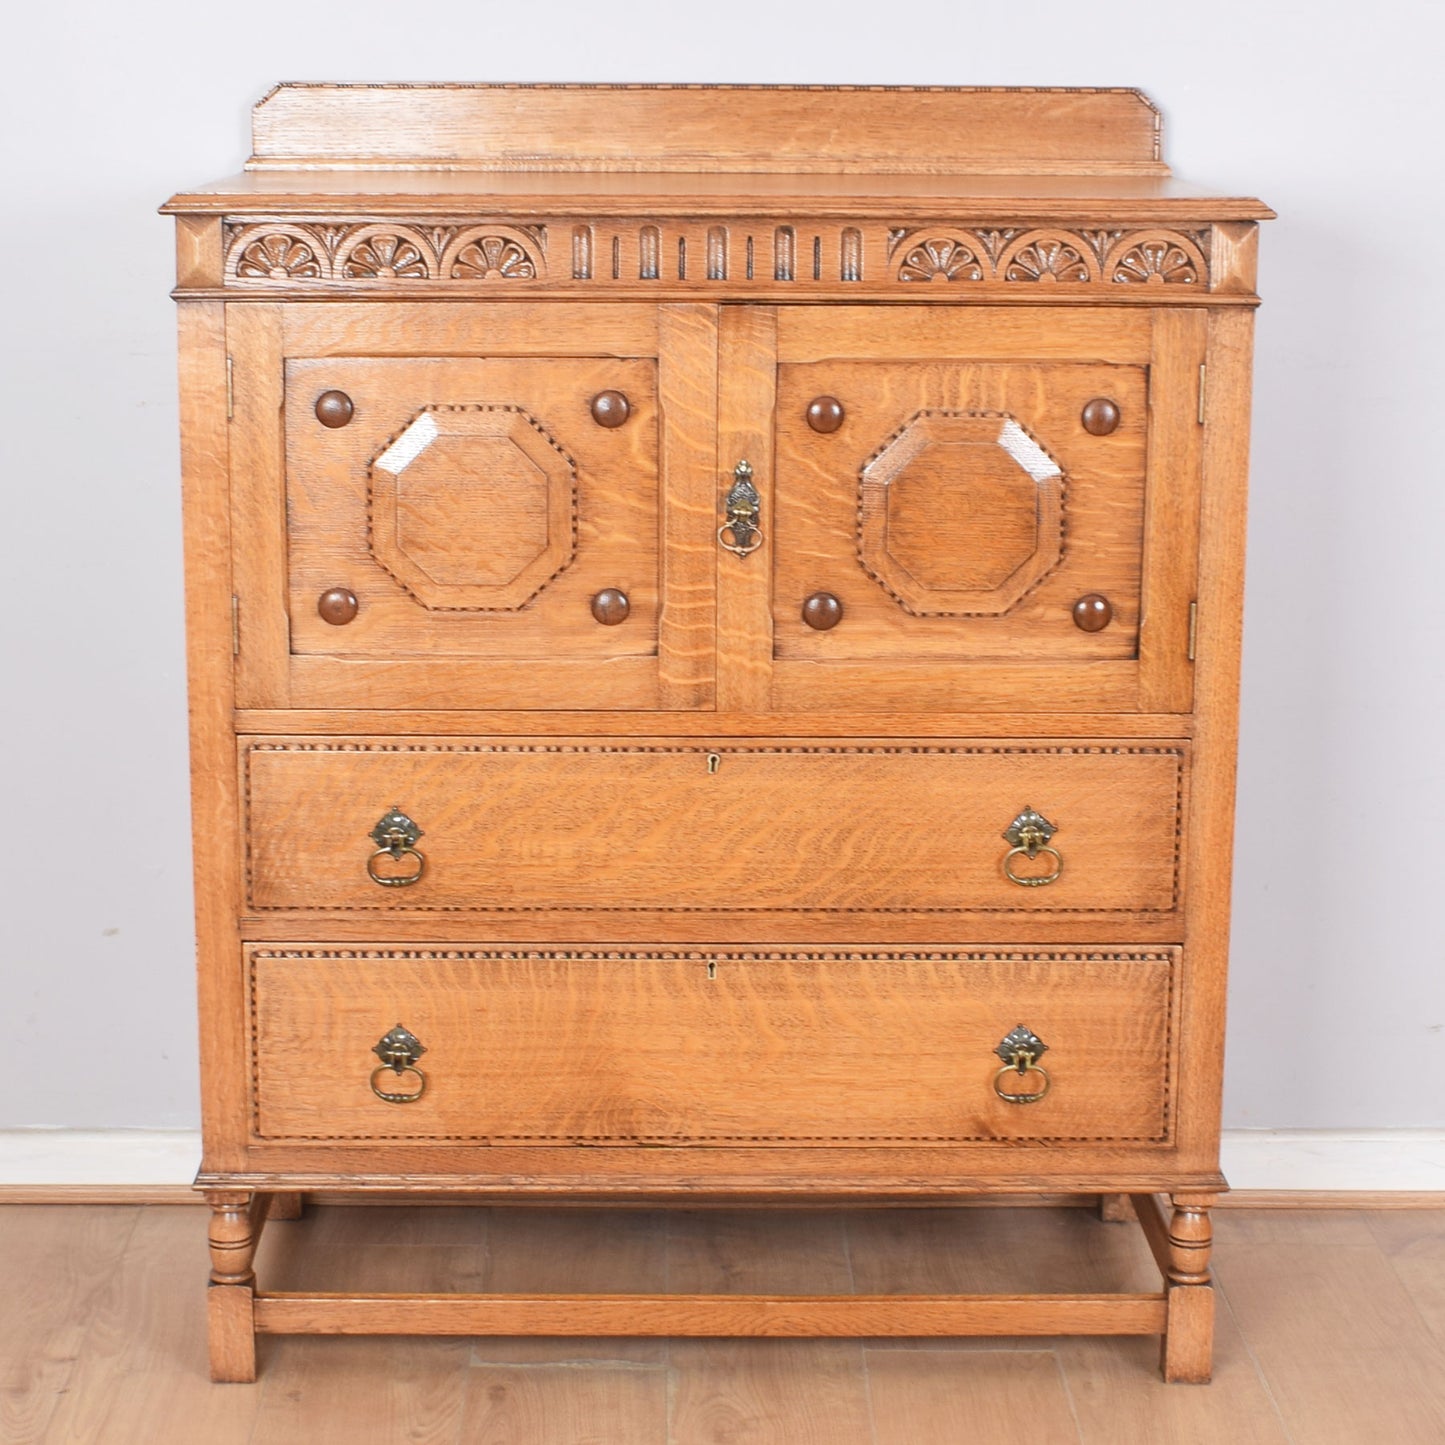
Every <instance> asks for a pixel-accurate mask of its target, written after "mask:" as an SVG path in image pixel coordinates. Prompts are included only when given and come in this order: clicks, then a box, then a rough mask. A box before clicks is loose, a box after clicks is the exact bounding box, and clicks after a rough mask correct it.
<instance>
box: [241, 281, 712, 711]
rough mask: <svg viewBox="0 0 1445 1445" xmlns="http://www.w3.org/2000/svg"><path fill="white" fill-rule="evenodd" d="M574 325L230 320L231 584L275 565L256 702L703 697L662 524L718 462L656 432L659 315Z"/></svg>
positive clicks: (308, 313)
mask: <svg viewBox="0 0 1445 1445" xmlns="http://www.w3.org/2000/svg"><path fill="white" fill-rule="evenodd" d="M540 310H541V308H536V311H540ZM566 310H567V311H568V313H569V314H568V315H566V316H560V315H558V314H557V308H549V309H548V311H547V313H546V314H545V315H539V314H536V312H533V308H528V307H511V306H496V307H487V308H482V307H473V308H470V309H462V308H455V307H451V306H444V305H443V306H435V307H432V306H380V307H368V308H360V307H357V308H352V307H347V306H337V307H291V308H287V309H286V310H285V312H284V313H283V314H281V315H279V316H278V315H277V314H276V312H275V311H274V310H272V309H271V308H266V307H258V308H252V307H240V306H233V307H232V308H230V312H231V314H230V319H229V325H228V335H229V339H230V341H231V344H232V355H233V358H234V377H233V391H234V394H235V399H236V403H237V412H238V415H237V417H236V422H237V423H238V424H239V441H240V446H239V449H235V448H233V460H232V465H233V473H234V475H235V478H236V481H237V500H238V502H239V503H240V506H239V507H238V523H239V526H240V527H241V528H242V529H243V530H242V532H241V535H239V536H238V538H237V548H236V551H237V554H238V570H239V571H241V572H244V571H247V570H248V569H254V568H257V567H261V566H266V565H270V566H271V567H273V568H274V569H275V570H276V571H277V572H282V571H284V585H282V586H279V587H277V588H276V590H275V592H274V594H273V593H271V592H269V591H268V590H267V589H266V588H265V587H264V586H250V587H248V586H245V585H244V579H238V580H243V585H242V586H241V587H239V588H238V595H239V597H240V599H241V604H240V619H241V626H242V637H241V641H242V644H243V645H242V651H241V679H242V687H241V692H242V694H243V696H244V698H245V702H246V703H249V704H250V705H252V706H268V705H272V706H276V705H290V706H293V707H294V706H302V707H305V706H314V707H353V708H355V707H385V708H562V709H566V708H653V707H657V706H659V705H667V706H676V707H688V706H693V707H696V706H704V705H707V703H708V702H709V701H710V699H709V696H708V693H709V688H710V684H711V666H710V657H709V656H708V649H709V645H710V637H708V636H707V635H706V632H705V630H704V629H706V628H710V626H711V615H710V611H711V609H710V606H707V607H700V606H699V599H698V598H697V596H696V595H695V594H694V595H691V596H689V595H686V592H685V589H684V588H683V587H682V586H681V585H680V583H681V580H682V579H680V578H678V577H676V576H675V575H674V576H670V575H669V569H668V568H667V567H666V566H665V565H664V561H663V546H662V534H663V528H664V523H665V518H666V514H667V509H668V506H669V505H670V504H676V502H677V501H678V500H682V501H684V502H685V501H686V494H687V490H688V487H689V486H690V485H692V486H700V485H708V484H709V482H708V480H707V479H709V478H710V470H711V469H710V467H705V466H703V465H701V464H700V463H699V462H698V461H697V459H696V458H686V457H683V456H682V455H681V454H680V453H679V452H678V451H677V449H676V448H673V449H672V450H671V452H670V453H669V452H668V451H667V449H666V448H664V446H663V445H662V443H661V440H660V432H661V410H662V408H661V405H660V393H659V383H660V376H659V345H658V336H659V326H658V313H657V311H656V310H655V309H652V308H625V307H620V308H605V309H604V308H591V309H590V310H588V309H583V308H566ZM528 312H533V314H531V315H528V314H527V313H528ZM709 344H710V338H709ZM669 461H670V462H671V463H672V465H671V467H670V468H669V467H668V462H669ZM665 471H668V472H670V475H669V476H668V478H667V480H668V482H669V483H670V484H671V486H672V488H673V491H672V493H671V494H669V490H668V487H667V486H664V485H663V475H664V472H665ZM253 527H254V530H255V533H256V535H255V536H254V537H252V536H251V535H250V533H251V530H252V528H253ZM252 541H254V542H256V543H258V544H259V545H258V546H257V547H256V548H255V549H254V551H253V549H252V548H251V547H250V546H249V545H248V544H249V543H250V542H252ZM699 553H701V549H699ZM268 559H269V560H268ZM708 565H709V566H710V559H708ZM698 570H701V569H700V568H699V569H698ZM255 580H257V581H259V580H260V579H259V578H257V579H255ZM669 584H672V585H673V587H674V595H673V596H672V597H669V595H668V586H669ZM703 590H704V591H705V592H706V591H708V588H707V586H704V589H703ZM270 595H274V596H276V597H278V598H281V597H284V598H285V599H286V601H287V604H288V606H287V610H286V615H285V616H284V617H282V616H280V615H276V616H271V617H266V616H254V615H251V613H252V609H251V607H250V606H248V603H249V602H250V600H251V599H252V598H256V599H264V598H266V597H268V596H270ZM704 601H705V602H708V603H710V595H709V596H708V597H707V598H705V599H704ZM258 605H264V603H258ZM665 652H670V653H671V656H670V657H667V658H665V657H664V653H665ZM669 662H670V664H671V667H670V669H669V668H667V667H666V666H665V664H667V663H669Z"/></svg>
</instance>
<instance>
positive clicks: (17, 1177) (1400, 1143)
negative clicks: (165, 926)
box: [0, 1129, 1445, 1194]
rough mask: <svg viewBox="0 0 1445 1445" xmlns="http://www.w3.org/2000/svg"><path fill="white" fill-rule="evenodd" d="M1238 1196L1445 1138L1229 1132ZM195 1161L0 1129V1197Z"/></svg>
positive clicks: (1436, 1184)
mask: <svg viewBox="0 0 1445 1445" xmlns="http://www.w3.org/2000/svg"><path fill="white" fill-rule="evenodd" d="M1223 1157H1224V1173H1225V1177H1226V1178H1228V1180H1229V1182H1230V1184H1231V1185H1232V1186H1233V1187H1234V1188H1235V1189H1238V1190H1251V1191H1253V1190H1266V1191H1302V1192H1309V1193H1328V1192H1334V1191H1361V1192H1370V1193H1380V1192H1401V1193H1415V1194H1423V1193H1435V1192H1445V1129H1227V1130H1225V1133H1224V1146H1223ZM200 1159H201V1136H200V1134H199V1133H198V1132H196V1131H194V1130H190V1129H101V1130H89V1129H11V1130H0V1189H5V1188H19V1187H24V1186H37V1187H53V1186H60V1187H64V1186H76V1187H81V1188H88V1189H103V1188H105V1187H107V1186H115V1187H116V1188H117V1189H148V1188H168V1187H176V1186H185V1185H188V1184H189V1183H190V1182H191V1180H192V1178H193V1177H194V1176H195V1172H196V1169H197V1167H198V1165H199V1164H200Z"/></svg>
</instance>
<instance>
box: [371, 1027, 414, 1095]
mask: <svg viewBox="0 0 1445 1445" xmlns="http://www.w3.org/2000/svg"><path fill="white" fill-rule="evenodd" d="M371 1052H372V1053H374V1054H375V1055H376V1056H377V1058H379V1059H380V1060H381V1063H379V1064H378V1065H377V1066H376V1068H374V1069H373V1070H372V1071H371V1092H372V1093H373V1094H375V1095H376V1097H377V1098H378V1099H380V1100H381V1101H382V1102H383V1103H385V1104H414V1103H416V1101H417V1100H418V1099H419V1098H421V1096H422V1095H423V1094H424V1093H426V1075H425V1074H424V1073H422V1071H421V1070H420V1069H419V1068H417V1060H418V1059H420V1058H421V1056H422V1055H423V1054H424V1053H426V1045H425V1044H424V1043H422V1041H421V1040H420V1039H419V1038H417V1036H416V1035H415V1034H414V1033H412V1031H411V1030H410V1029H409V1028H407V1027H405V1025H403V1024H397V1025H396V1027H395V1028H391V1029H388V1030H387V1031H386V1032H385V1033H384V1034H383V1035H382V1036H381V1040H380V1042H378V1043H377V1044H375V1045H374V1046H373V1048H372V1050H371ZM388 1069H390V1070H391V1072H392V1073H393V1074H395V1075H396V1077H397V1080H398V1082H400V1081H401V1080H402V1079H403V1078H405V1077H406V1075H408V1074H410V1075H411V1076H412V1078H414V1079H415V1080H416V1088H415V1089H412V1090H409V1091H406V1092H403V1091H402V1090H400V1089H383V1088H382V1087H381V1086H380V1085H379V1084H378V1083H377V1080H378V1079H380V1078H381V1077H382V1076H383V1075H384V1074H385V1073H386V1071H387V1070H388Z"/></svg>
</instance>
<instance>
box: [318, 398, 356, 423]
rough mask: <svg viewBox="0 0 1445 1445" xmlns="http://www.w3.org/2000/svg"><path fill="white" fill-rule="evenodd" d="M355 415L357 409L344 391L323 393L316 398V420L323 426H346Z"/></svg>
mask: <svg viewBox="0 0 1445 1445" xmlns="http://www.w3.org/2000/svg"><path fill="white" fill-rule="evenodd" d="M355 414H356V408H355V407H354V406H353V405H352V404H351V398H350V397H349V396H347V394H346V393H345V392H344V391H323V392H322V393H321V395H320V396H318V397H317V398H316V420H317V421H319V422H320V423H321V425H322V426H329V427H333V428H335V427H339V426H345V425H346V423H347V422H349V421H350V420H351V418H352V417H353V416H354V415H355Z"/></svg>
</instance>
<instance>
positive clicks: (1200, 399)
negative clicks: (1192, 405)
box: [1199, 361, 1206, 426]
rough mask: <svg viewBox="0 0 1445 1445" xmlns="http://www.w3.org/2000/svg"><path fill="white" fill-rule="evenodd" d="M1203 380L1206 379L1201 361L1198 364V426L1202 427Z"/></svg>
mask: <svg viewBox="0 0 1445 1445" xmlns="http://www.w3.org/2000/svg"><path fill="white" fill-rule="evenodd" d="M1205 379H1206V371H1205V366H1204V363H1203V362H1202V361H1201V362H1200V363H1199V425H1200V426H1203V425H1204V383H1205Z"/></svg>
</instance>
